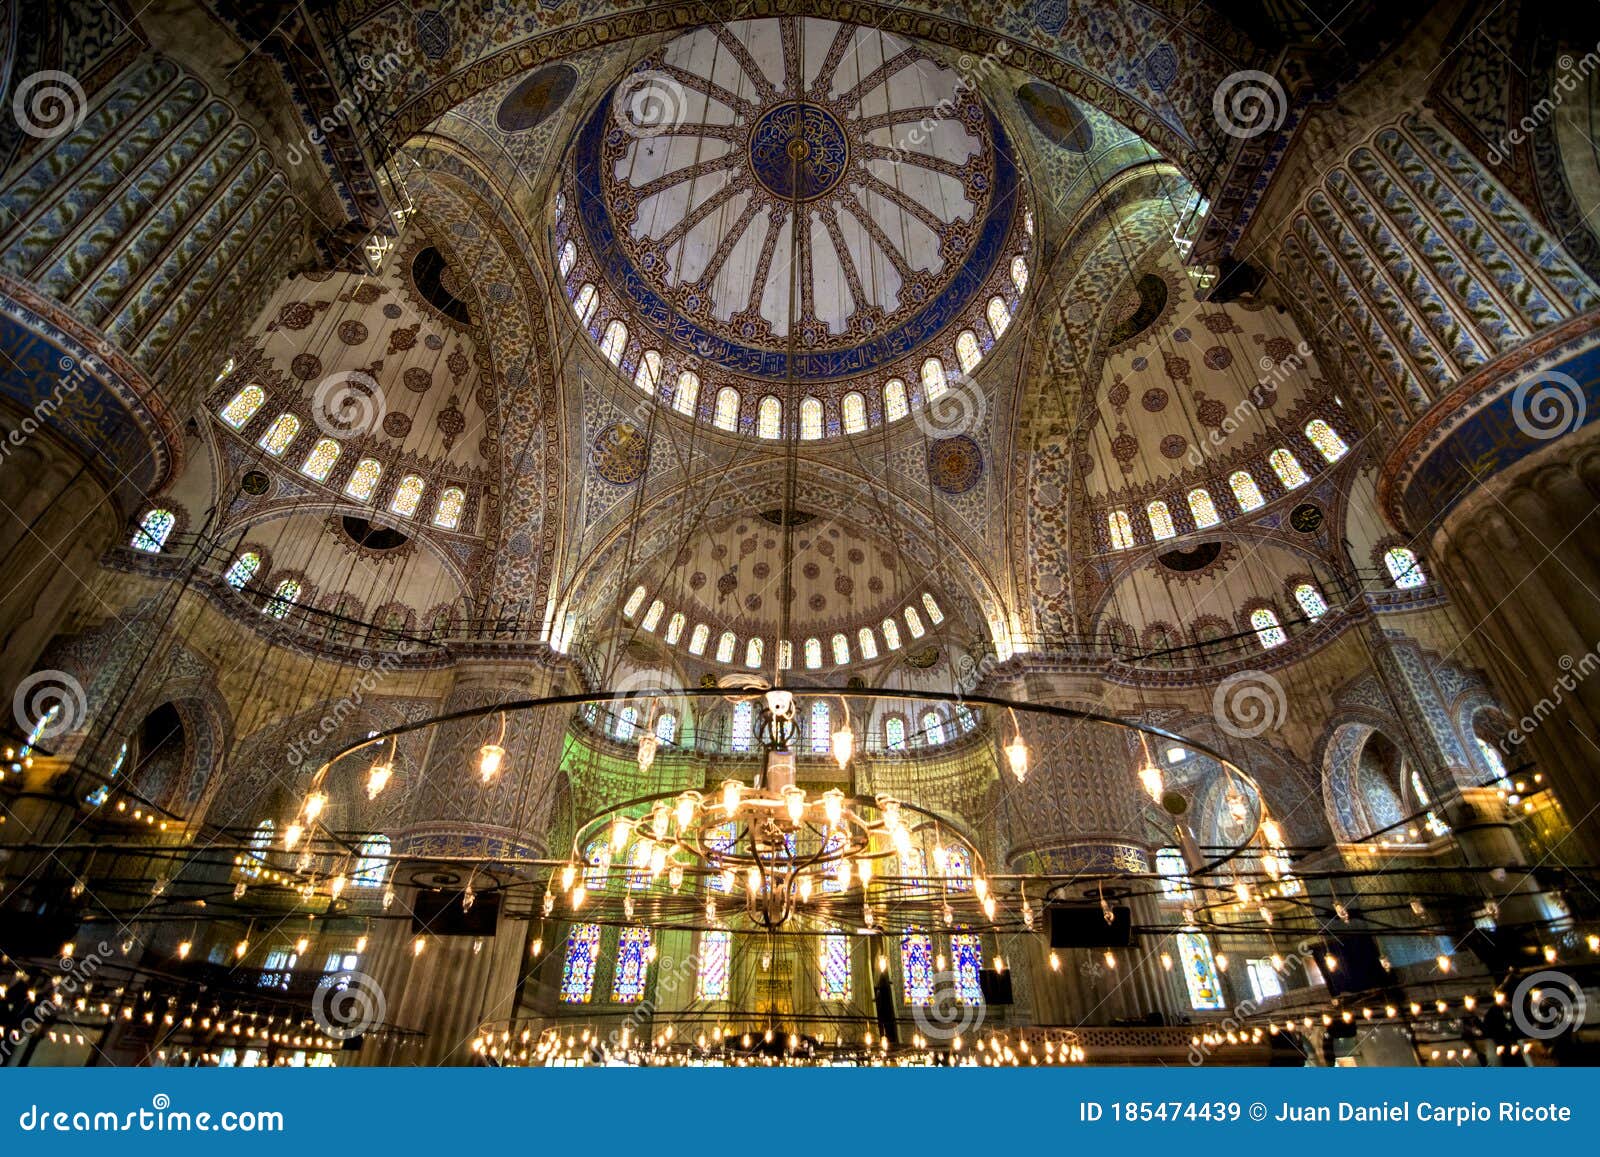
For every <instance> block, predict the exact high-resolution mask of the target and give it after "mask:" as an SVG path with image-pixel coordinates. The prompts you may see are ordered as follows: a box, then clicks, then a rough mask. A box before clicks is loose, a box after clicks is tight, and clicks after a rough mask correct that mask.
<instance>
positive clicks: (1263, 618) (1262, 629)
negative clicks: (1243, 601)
mask: <svg viewBox="0 0 1600 1157" xmlns="http://www.w3.org/2000/svg"><path fill="white" fill-rule="evenodd" d="M1250 626H1251V628H1252V629H1253V630H1254V631H1255V633H1256V638H1258V639H1260V640H1261V646H1262V648H1263V649H1264V650H1269V651H1270V650H1271V649H1272V648H1273V647H1281V646H1282V645H1283V644H1284V643H1287V642H1288V641H1289V636H1288V635H1285V634H1284V633H1283V628H1282V627H1280V626H1279V625H1278V616H1277V615H1276V614H1274V613H1273V612H1272V611H1269V610H1268V609H1267V608H1266V607H1257V608H1256V609H1255V610H1253V611H1251V612H1250Z"/></svg>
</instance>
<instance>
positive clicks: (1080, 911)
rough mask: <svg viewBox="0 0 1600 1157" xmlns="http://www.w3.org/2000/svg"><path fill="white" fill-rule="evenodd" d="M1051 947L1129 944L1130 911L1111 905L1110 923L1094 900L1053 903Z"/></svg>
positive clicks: (1103, 946) (1131, 939) (1131, 924)
mask: <svg viewBox="0 0 1600 1157" xmlns="http://www.w3.org/2000/svg"><path fill="white" fill-rule="evenodd" d="M1049 913H1050V947H1052V948H1131V947H1133V915H1132V912H1131V911H1130V910H1129V909H1128V908H1126V907H1116V908H1112V909H1111V923H1109V924H1107V923H1106V914H1105V912H1103V911H1102V910H1101V909H1100V906H1099V905H1097V904H1052V905H1051V906H1050V909H1049Z"/></svg>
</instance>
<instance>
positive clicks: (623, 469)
mask: <svg viewBox="0 0 1600 1157" xmlns="http://www.w3.org/2000/svg"><path fill="white" fill-rule="evenodd" d="M649 458H650V447H649V445H648V444H647V443H646V442H645V438H644V435H643V434H641V433H640V432H639V431H638V430H637V429H636V428H634V427H633V426H630V425H628V424H627V423H626V422H613V423H612V424H611V425H609V426H607V427H606V428H605V429H603V430H601V431H600V433H599V434H597V435H596V436H595V440H594V448H593V449H591V450H590V451H589V461H590V462H591V463H593V464H594V470H595V473H596V474H598V475H600V477H602V478H604V479H605V480H606V481H607V482H610V483H612V484H613V485H615V486H627V485H630V484H631V483H634V482H637V481H638V480H639V479H640V478H641V477H643V475H644V468H645V465H646V464H647V463H648V461H649Z"/></svg>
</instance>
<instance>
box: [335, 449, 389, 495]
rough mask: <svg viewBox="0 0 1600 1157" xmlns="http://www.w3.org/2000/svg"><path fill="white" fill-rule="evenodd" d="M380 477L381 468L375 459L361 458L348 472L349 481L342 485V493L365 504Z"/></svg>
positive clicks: (381, 474) (376, 486)
mask: <svg viewBox="0 0 1600 1157" xmlns="http://www.w3.org/2000/svg"><path fill="white" fill-rule="evenodd" d="M382 476H383V467H382V466H381V465H380V464H379V462H378V460H377V459H376V458H363V459H361V461H359V462H357V463H356V468H355V469H354V470H352V471H350V480H349V481H348V482H346V483H345V484H344V492H345V493H346V494H348V495H349V496H350V497H351V498H354V499H355V500H356V501H358V502H365V501H367V499H369V498H371V497H372V492H373V491H374V490H376V489H377V488H378V479H379V478H381V477H382Z"/></svg>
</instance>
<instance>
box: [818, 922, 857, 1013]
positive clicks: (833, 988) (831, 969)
mask: <svg viewBox="0 0 1600 1157" xmlns="http://www.w3.org/2000/svg"><path fill="white" fill-rule="evenodd" d="M820 963H821V972H822V999H823V1000H849V999H850V937H848V936H845V935H843V934H841V933H838V932H830V933H828V934H827V935H826V936H824V937H823V938H822V959H821V962H820Z"/></svg>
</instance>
